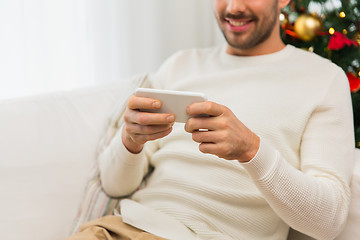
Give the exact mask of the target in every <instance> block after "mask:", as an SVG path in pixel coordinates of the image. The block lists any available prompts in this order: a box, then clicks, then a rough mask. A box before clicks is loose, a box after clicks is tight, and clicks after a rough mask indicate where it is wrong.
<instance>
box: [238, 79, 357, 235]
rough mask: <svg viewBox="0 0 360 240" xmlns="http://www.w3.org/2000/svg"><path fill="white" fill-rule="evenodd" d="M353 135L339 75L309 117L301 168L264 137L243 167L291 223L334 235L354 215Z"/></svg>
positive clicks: (345, 90)
mask: <svg viewBox="0 0 360 240" xmlns="http://www.w3.org/2000/svg"><path fill="white" fill-rule="evenodd" d="M339 78H340V79H341V80H343V81H338V80H339ZM345 83H346V84H345ZM353 134H354V131H353V118H352V108H351V98H350V91H349V88H348V84H347V79H346V77H345V75H344V74H343V73H339V74H338V76H337V79H335V80H334V81H332V83H331V84H330V86H328V88H327V89H326V91H325V93H324V95H323V97H322V101H321V102H320V104H318V105H317V106H316V108H315V110H314V111H313V113H312V115H311V117H310V119H309V121H308V124H307V126H306V129H305V131H304V134H303V137H302V143H301V149H300V152H299V154H300V158H301V165H300V169H299V170H298V169H296V168H294V167H293V166H292V165H290V164H289V163H288V162H287V161H286V159H284V158H283V156H282V155H281V153H280V152H279V151H277V150H276V149H274V148H273V147H272V146H271V145H270V144H269V143H268V142H267V141H266V140H264V139H262V140H261V146H260V148H259V151H258V153H257V155H256V156H255V157H254V159H252V160H251V161H250V162H248V163H245V164H243V166H244V167H245V169H247V171H248V172H249V174H250V176H251V177H252V179H253V180H254V182H255V184H256V185H257V187H258V189H259V190H260V191H261V192H262V194H263V195H264V196H265V198H266V200H267V201H268V203H269V204H270V206H271V207H272V208H273V210H274V211H275V212H276V213H277V214H278V215H279V216H280V217H281V218H282V219H283V220H284V221H285V222H287V224H288V225H289V226H290V227H292V228H294V229H295V230H297V231H300V232H302V233H304V234H306V235H309V236H311V237H313V238H316V239H334V238H335V237H336V236H337V235H338V234H339V233H340V232H341V230H342V229H343V226H344V224H345V221H346V218H347V214H348V208H349V202H350V188H349V182H350V178H351V173H352V167H353V164H354V135H353Z"/></svg>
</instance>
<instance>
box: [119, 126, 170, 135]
mask: <svg viewBox="0 0 360 240" xmlns="http://www.w3.org/2000/svg"><path fill="white" fill-rule="evenodd" d="M172 126H173V124H171V123H169V124H164V125H139V124H135V123H129V124H126V129H125V130H126V131H127V132H128V133H129V134H131V135H136V134H140V135H151V134H156V133H159V132H163V131H166V130H168V129H171V128H172Z"/></svg>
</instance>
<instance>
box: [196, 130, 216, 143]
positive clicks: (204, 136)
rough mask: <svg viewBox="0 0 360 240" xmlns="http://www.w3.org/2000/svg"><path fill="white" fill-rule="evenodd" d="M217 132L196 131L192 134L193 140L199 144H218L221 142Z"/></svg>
mask: <svg viewBox="0 0 360 240" xmlns="http://www.w3.org/2000/svg"><path fill="white" fill-rule="evenodd" d="M219 135H220V134H219V132H217V131H195V132H193V133H192V139H193V140H194V141H195V142H198V143H217V142H220V141H221V136H219Z"/></svg>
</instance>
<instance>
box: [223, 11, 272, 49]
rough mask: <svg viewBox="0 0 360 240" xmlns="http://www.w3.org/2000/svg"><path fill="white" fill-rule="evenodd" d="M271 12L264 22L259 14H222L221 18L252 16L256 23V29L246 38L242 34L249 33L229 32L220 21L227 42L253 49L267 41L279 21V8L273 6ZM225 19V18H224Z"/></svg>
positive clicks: (241, 47) (232, 45)
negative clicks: (260, 20) (260, 19)
mask: <svg viewBox="0 0 360 240" xmlns="http://www.w3.org/2000/svg"><path fill="white" fill-rule="evenodd" d="M268 12H269V14H268V15H267V16H264V18H263V19H264V20H265V21H263V22H259V18H258V17H257V16H254V15H251V16H248V15H246V16H245V15H244V14H239V15H232V14H223V15H221V16H220V19H225V18H233V19H242V18H247V17H251V18H252V19H253V24H255V30H254V31H253V32H252V33H251V34H250V35H248V36H247V37H246V38H245V39H241V37H242V35H244V34H247V33H242V32H238V33H237V32H227V29H226V27H221V26H222V25H221V24H220V22H219V25H220V29H221V31H222V33H223V35H224V38H225V40H226V41H227V43H228V44H229V45H230V46H231V47H233V48H235V49H244V50H245V49H251V48H254V47H256V46H257V45H259V44H261V43H263V42H264V41H266V40H267V39H268V38H269V37H270V35H271V34H272V31H273V30H274V27H275V25H276V23H277V19H276V18H277V12H278V9H277V7H276V6H273V7H272V8H271V11H268ZM218 21H220V20H218ZM223 21H224V20H223Z"/></svg>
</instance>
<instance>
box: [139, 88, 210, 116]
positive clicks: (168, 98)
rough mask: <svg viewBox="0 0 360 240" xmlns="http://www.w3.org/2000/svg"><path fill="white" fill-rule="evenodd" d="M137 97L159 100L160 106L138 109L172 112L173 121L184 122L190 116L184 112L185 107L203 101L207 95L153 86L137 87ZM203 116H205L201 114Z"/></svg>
mask: <svg viewBox="0 0 360 240" xmlns="http://www.w3.org/2000/svg"><path fill="white" fill-rule="evenodd" d="M135 95H136V96H138V97H147V98H153V99H158V100H160V101H161V108H160V109H157V110H148V109H140V111H144V112H154V113H173V114H174V115H175V121H176V122H181V123H185V122H187V120H189V118H190V116H188V115H187V114H186V108H187V106H189V105H190V104H192V103H195V102H205V101H207V97H206V96H205V94H203V93H199V92H185V91H174V90H164V89H153V88H138V89H137V90H136V91H135ZM202 117H205V116H202Z"/></svg>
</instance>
